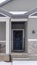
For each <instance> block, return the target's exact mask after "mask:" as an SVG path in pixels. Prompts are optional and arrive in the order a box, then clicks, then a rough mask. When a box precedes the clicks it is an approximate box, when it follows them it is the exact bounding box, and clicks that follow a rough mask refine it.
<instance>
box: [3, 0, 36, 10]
mask: <svg viewBox="0 0 37 65" xmlns="http://www.w3.org/2000/svg"><path fill="white" fill-rule="evenodd" d="M2 8H4V9H5V10H8V11H26V10H27V11H28V10H30V9H34V8H37V0H12V1H11V2H10V3H7V4H6V5H4V6H2Z"/></svg>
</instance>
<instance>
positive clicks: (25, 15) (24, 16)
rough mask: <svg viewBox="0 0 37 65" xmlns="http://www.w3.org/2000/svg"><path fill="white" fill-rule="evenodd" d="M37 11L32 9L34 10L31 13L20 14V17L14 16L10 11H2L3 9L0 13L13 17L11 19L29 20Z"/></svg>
mask: <svg viewBox="0 0 37 65" xmlns="http://www.w3.org/2000/svg"><path fill="white" fill-rule="evenodd" d="M36 11H37V8H35V9H32V10H30V11H27V12H26V13H24V14H20V15H17V14H16V15H13V14H12V13H10V12H8V11H6V10H4V9H2V8H0V13H2V14H4V15H7V16H9V17H11V18H14V19H16V18H17V19H20V18H21V19H22V18H28V16H29V15H31V14H32V13H34V12H36Z"/></svg>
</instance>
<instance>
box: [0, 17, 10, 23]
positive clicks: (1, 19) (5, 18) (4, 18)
mask: <svg viewBox="0 0 37 65" xmlns="http://www.w3.org/2000/svg"><path fill="white" fill-rule="evenodd" d="M7 19H9V17H0V22H6V20H7Z"/></svg>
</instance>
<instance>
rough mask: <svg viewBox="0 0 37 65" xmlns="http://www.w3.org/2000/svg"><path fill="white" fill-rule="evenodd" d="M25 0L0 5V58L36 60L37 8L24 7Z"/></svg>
mask: <svg viewBox="0 0 37 65" xmlns="http://www.w3.org/2000/svg"><path fill="white" fill-rule="evenodd" d="M25 2H26V1H25V0H23V3H22V1H21V0H20V1H18V0H16V2H15V0H14V1H11V2H9V3H8V4H6V5H3V6H2V8H1V7H0V60H1V58H3V57H4V59H3V60H5V61H7V60H8V61H9V56H11V58H12V59H14V60H17V59H20V58H21V59H24V60H37V8H34V7H33V8H32V7H31V6H30V7H31V9H30V8H28V7H29V6H28V7H27V8H26V7H24V5H26V4H24V3H25ZM31 2H33V1H31ZM34 2H35V1H34ZM28 3H29V1H28ZM18 4H19V6H18ZM20 4H21V6H20ZM22 4H24V5H22ZM15 5H17V6H15ZM11 6H12V7H11ZM35 7H36V5H35Z"/></svg>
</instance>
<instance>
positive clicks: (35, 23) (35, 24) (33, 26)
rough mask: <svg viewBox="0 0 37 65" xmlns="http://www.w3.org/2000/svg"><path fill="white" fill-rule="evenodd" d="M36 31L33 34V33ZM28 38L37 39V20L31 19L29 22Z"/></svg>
mask: <svg viewBox="0 0 37 65" xmlns="http://www.w3.org/2000/svg"><path fill="white" fill-rule="evenodd" d="M33 30H34V31H35V33H34V34H33V33H32V31H33ZM28 38H29V39H37V18H31V19H29V20H28Z"/></svg>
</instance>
